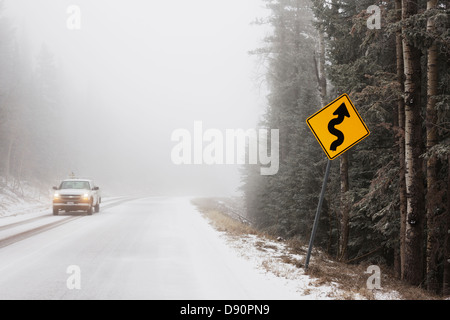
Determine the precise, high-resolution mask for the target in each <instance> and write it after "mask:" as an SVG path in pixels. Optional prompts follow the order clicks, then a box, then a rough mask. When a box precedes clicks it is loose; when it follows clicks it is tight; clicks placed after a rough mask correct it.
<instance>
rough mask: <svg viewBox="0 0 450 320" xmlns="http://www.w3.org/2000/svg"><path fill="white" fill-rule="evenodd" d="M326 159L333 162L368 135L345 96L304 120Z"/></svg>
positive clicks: (363, 124)
mask: <svg viewBox="0 0 450 320" xmlns="http://www.w3.org/2000/svg"><path fill="white" fill-rule="evenodd" d="M306 123H307V124H308V126H309V128H310V129H311V131H312V132H313V133H314V136H315V137H316V139H317V141H319V143H320V145H321V146H322V149H323V151H325V153H326V155H327V157H328V159H330V160H334V159H336V158H337V157H339V156H340V155H341V154H343V153H345V152H346V151H348V150H349V149H350V148H352V147H354V146H355V145H357V144H358V143H359V142H361V141H362V140H364V139H365V138H367V137H368V136H369V135H370V131H369V129H368V128H367V126H366V124H365V123H364V121H363V120H362V118H361V116H360V115H359V113H358V111H357V110H356V108H355V106H354V105H353V103H352V102H351V100H350V98H349V97H348V95H347V94H343V95H342V96H340V97H339V98H337V99H336V100H334V101H333V102H331V103H330V104H329V105H327V106H326V107H325V108H323V109H322V110H320V111H318V112H317V113H315V114H314V115H312V116H311V117H309V118H308V120H306Z"/></svg>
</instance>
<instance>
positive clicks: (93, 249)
mask: <svg viewBox="0 0 450 320" xmlns="http://www.w3.org/2000/svg"><path fill="white" fill-rule="evenodd" d="M8 197H9V196H8ZM4 199H5V197H3V200H4ZM9 208H10V209H7V210H4V216H3V217H2V218H0V231H1V232H9V233H8V237H9V236H10V235H11V232H12V230H14V228H12V229H7V226H8V225H10V224H13V223H15V222H17V221H18V220H25V219H27V218H31V217H34V216H39V215H45V216H46V218H45V219H43V220H42V221H44V220H45V221H47V219H48V220H52V219H64V218H70V217H71V216H70V215H69V217H64V216H63V217H52V216H51V210H50V206H49V204H48V203H46V202H45V201H27V200H23V202H20V201H19V202H18V203H16V204H13V205H12V206H11V207H9ZM11 208H12V209H11ZM5 211H6V212H5ZM38 222H39V223H41V220H38ZM34 223H35V222H34ZM30 225H32V224H30ZM2 226H6V230H2V228H5V227H2ZM26 226H28V225H27V224H22V223H21V224H20V226H18V227H20V228H22V229H20V232H23V228H26ZM1 232H0V242H1V241H2V233H1ZM301 261H304V256H302V255H298V254H292V253H290V252H289V249H288V248H287V245H286V244H285V243H284V242H280V241H274V240H270V239H266V238H263V237H260V236H257V235H250V234H249V235H244V236H241V237H236V236H233V235H231V234H228V233H226V232H221V231H218V230H217V229H215V228H214V227H213V226H212V224H211V223H210V221H209V220H208V219H207V218H205V217H204V216H203V215H202V214H201V213H200V212H199V211H198V209H197V208H196V207H194V206H193V205H192V204H191V202H190V199H188V198H162V197H161V198H142V199H136V200H134V201H128V202H121V201H118V202H117V205H115V206H109V207H106V206H105V209H104V210H102V211H101V212H100V213H99V214H95V215H94V216H82V217H81V218H79V219H74V220H73V221H70V222H68V223H66V224H63V225H61V226H58V227H57V228H53V229H50V230H48V231H45V232H42V233H40V234H37V235H33V236H31V237H29V238H24V239H23V240H21V241H18V242H16V243H14V244H12V245H8V246H5V247H2V248H1V249H0V299H10V298H19V299H169V300H170V299H188V300H190V299H196V300H206V299H208V300H211V299H212V300H215V299H220V300H240V299H248V300H259V299H264V300H311V299H321V300H328V299H365V297H364V296H363V295H361V294H360V293H359V292H349V291H348V290H345V289H342V288H341V286H340V285H339V284H338V283H337V282H333V281H331V282H330V281H322V280H321V279H318V278H314V277H313V276H311V275H307V274H305V272H304V270H303V268H301V267H299V266H298V265H299V264H300V262H301ZM296 262H299V263H298V264H297V265H296ZM314 262H315V261H314V257H313V259H312V261H311V264H314ZM69 265H79V266H80V267H81V270H82V275H83V276H82V289H81V290H69V289H68V288H67V286H66V280H67V277H68V275H67V273H66V268H67V267H68V266H69ZM360 276H361V275H360ZM366 277H367V278H368V277H369V275H366ZM361 289H362V291H364V290H366V289H365V288H361ZM372 293H373V298H375V299H387V300H391V299H400V298H401V297H400V295H399V294H398V293H397V292H395V291H394V292H393V291H388V290H384V289H381V290H375V291H373V292H372Z"/></svg>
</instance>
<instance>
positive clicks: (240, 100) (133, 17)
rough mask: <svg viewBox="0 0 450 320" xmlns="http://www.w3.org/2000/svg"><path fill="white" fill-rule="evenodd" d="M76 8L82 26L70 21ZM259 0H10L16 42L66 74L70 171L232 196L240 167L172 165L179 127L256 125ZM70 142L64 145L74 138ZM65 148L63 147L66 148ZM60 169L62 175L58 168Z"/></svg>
mask: <svg viewBox="0 0 450 320" xmlns="http://www.w3.org/2000/svg"><path fill="white" fill-rule="evenodd" d="M71 5H75V6H76V8H79V9H80V15H79V16H78V17H79V21H78V22H79V29H77V28H76V29H75V30H71V28H70V27H68V22H69V23H70V22H71V20H70V19H72V18H73V12H72V11H68V9H69V8H70V6H71ZM262 5H263V4H262V3H261V1H260V0H245V1H242V0H220V1H219V0H191V1H186V0H172V1H162V0H159V1H154V0H126V1H125V0H89V1H87V0H85V1H82V0H72V1H63V0H33V1H30V0H6V1H4V8H5V12H6V15H7V16H8V17H10V18H11V19H12V20H13V21H14V25H15V26H16V33H17V34H18V35H19V37H18V39H19V41H25V42H26V43H27V44H28V45H29V46H31V48H32V50H31V52H33V54H32V56H31V57H30V59H31V61H32V62H31V63H34V62H35V59H36V55H37V54H38V53H39V52H40V50H42V47H43V46H45V47H47V48H48V50H49V52H51V54H52V55H53V56H54V59H55V62H56V64H57V65H58V67H59V69H60V70H61V73H62V78H61V86H62V88H63V91H64V96H65V97H68V98H67V99H65V100H64V103H65V105H64V106H61V108H62V110H64V119H61V121H63V122H64V128H65V129H67V132H65V133H64V137H65V138H64V139H65V140H64V141H66V143H67V144H68V145H71V146H74V148H75V146H76V148H78V149H77V150H82V151H81V153H82V154H80V156H79V157H73V158H72V159H70V160H69V161H68V163H67V165H66V166H65V168H66V172H67V173H69V172H72V171H73V172H75V173H76V174H77V175H81V176H89V177H92V178H93V179H95V180H96V181H97V183H98V184H99V185H100V186H101V187H103V188H104V189H107V190H109V191H110V192H127V193H143V194H161V195H165V194H176V195H231V194H235V193H236V192H237V188H238V187H239V184H240V174H239V165H212V166H208V165H181V166H180V165H178V166H177V165H175V164H173V162H172V160H171V150H172V148H173V147H174V145H175V143H174V142H173V141H171V134H172V132H173V131H174V130H176V129H179V128H184V129H187V130H190V131H192V130H193V127H194V122H195V121H202V123H203V126H204V127H205V129H206V128H215V129H219V130H225V129H238V128H242V129H249V128H255V127H256V125H257V122H258V120H259V118H260V115H261V114H262V113H263V112H264V109H265V94H264V92H263V89H261V87H260V83H259V82H258V81H257V78H258V63H259V62H258V60H257V58H255V57H253V56H250V55H249V54H248V51H250V50H254V49H256V48H258V47H260V46H261V42H262V39H263V38H264V36H265V35H266V32H267V31H265V30H263V28H262V27H260V26H254V25H252V24H251V22H252V21H253V20H255V19H256V18H259V17H262V16H264V14H265V10H264V8H263V7H262ZM69 148H70V147H69ZM67 149H68V146H67V145H66V146H64V147H63V146H62V150H67ZM61 178H64V177H61Z"/></svg>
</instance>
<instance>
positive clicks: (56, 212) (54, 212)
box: [53, 208, 59, 216]
mask: <svg viewBox="0 0 450 320" xmlns="http://www.w3.org/2000/svg"><path fill="white" fill-rule="evenodd" d="M58 213H59V209H58V208H53V215H54V216H57V215H58Z"/></svg>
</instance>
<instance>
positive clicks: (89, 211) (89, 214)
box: [87, 206, 92, 216]
mask: <svg viewBox="0 0 450 320" xmlns="http://www.w3.org/2000/svg"><path fill="white" fill-rule="evenodd" d="M87 214H88V216H91V215H92V206H89V209H87Z"/></svg>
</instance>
